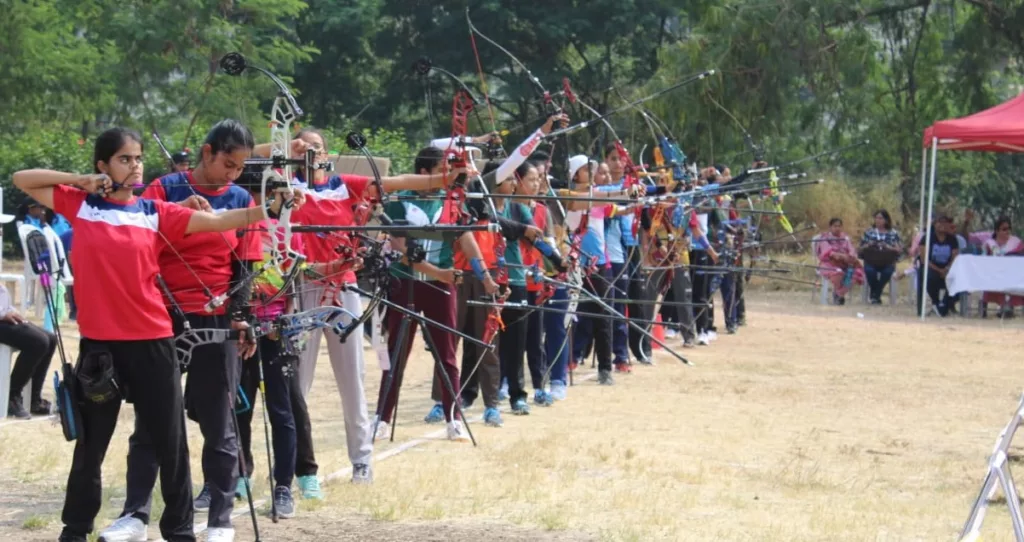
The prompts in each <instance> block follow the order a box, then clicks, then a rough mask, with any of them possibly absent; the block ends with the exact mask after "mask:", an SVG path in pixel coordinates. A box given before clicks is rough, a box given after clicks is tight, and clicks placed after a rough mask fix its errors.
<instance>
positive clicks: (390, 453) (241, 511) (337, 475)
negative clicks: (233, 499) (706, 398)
mask: <svg viewBox="0 0 1024 542" xmlns="http://www.w3.org/2000/svg"><path fill="white" fill-rule="evenodd" d="M596 377H597V373H596V372H593V373H590V374H588V375H586V376H581V377H580V378H578V379H577V381H578V382H586V381H587V380H593V379H594V378H596ZM482 420H483V416H477V417H475V418H473V419H472V422H473V423H477V422H479V421H482ZM446 434H447V429H438V430H436V431H431V432H430V433H427V434H425V435H423V436H421V437H419V438H415V439H413V440H410V441H409V442H405V443H402V444H400V445H398V446H395V447H394V448H391V449H389V450H387V451H385V452H382V453H380V454H378V455H376V456H375V457H374V464H376V463H379V462H381V461H384V460H385V459H388V458H391V457H394V456H396V455H398V454H400V453H403V452H407V451H409V450H411V449H413V448H415V447H417V446H420V445H422V444H425V443H427V442H431V441H434V440H436V439H437V438H439V437H442V436H444V435H446ZM351 473H352V467H345V468H343V469H340V470H337V471H335V472H332V473H330V474H328V475H327V476H324V478H323V483H324V484H327V483H329V482H333V481H335V480H339V479H342V478H344V477H346V476H348V475H350V474H351ZM266 504H267V499H266V498H263V499H259V500H256V501H253V503H252V505H253V508H255V509H257V510H258V509H259V508H260V507H262V506H265V505H266ZM257 513H259V512H257ZM247 515H249V504H248V503H247V502H244V501H243V506H241V507H238V506H236V507H235V510H234V511H233V512H231V519H236V518H239V517H241V516H247ZM260 515H261V516H262V515H263V514H260ZM206 529H207V522H203V523H197V524H196V526H195V527H194V528H193V529H192V532H193V533H194V534H196V535H197V536H198V535H199V534H201V533H204V532H206Z"/></svg>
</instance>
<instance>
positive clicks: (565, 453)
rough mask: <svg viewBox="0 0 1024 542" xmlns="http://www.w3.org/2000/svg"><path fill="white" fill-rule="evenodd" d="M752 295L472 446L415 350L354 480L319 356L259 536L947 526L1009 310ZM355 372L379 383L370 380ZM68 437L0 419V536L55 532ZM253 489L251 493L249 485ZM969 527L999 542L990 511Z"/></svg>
mask: <svg viewBox="0 0 1024 542" xmlns="http://www.w3.org/2000/svg"><path fill="white" fill-rule="evenodd" d="M749 305H750V306H749V309H748V313H749V314H748V321H749V325H747V326H746V327H743V328H741V329H740V333H739V334H737V335H735V336H726V335H724V334H723V335H722V336H720V338H719V339H718V341H717V342H715V343H714V344H713V345H712V346H711V347H709V348H700V349H697V350H689V351H686V352H685V353H686V354H687V355H688V356H689V357H690V358H691V360H692V361H693V362H694V364H695V365H696V366H695V367H692V368H691V367H685V366H683V365H681V364H679V363H678V362H676V361H674V360H672V359H671V358H670V357H669V356H667V355H664V354H658V355H657V356H656V361H657V365H656V366H654V367H637V368H636V369H635V371H634V373H633V374H632V375H624V376H618V377H617V382H616V386H614V387H610V388H606V387H598V386H597V384H596V383H595V382H594V381H593V380H586V381H578V382H577V385H576V386H575V387H573V388H571V389H570V392H569V399H568V400H567V401H565V402H561V403H557V404H556V405H555V406H553V407H551V408H540V407H534V408H533V412H532V413H531V415H530V416H528V417H523V418H518V417H512V416H511V415H506V419H505V427H504V428H501V429H494V428H488V427H484V426H483V425H482V424H479V423H478V424H476V425H474V426H473V429H474V433H475V435H476V437H477V439H478V441H479V447H477V448H473V447H472V445H470V444H455V443H450V442H448V441H445V440H443V438H442V437H441V436H440V434H439V433H438V432H437V430H438V428H439V427H438V426H427V425H425V424H423V422H422V417H423V415H424V414H426V412H427V410H428V409H429V407H430V402H429V399H428V395H429V380H428V378H429V374H430V370H431V367H430V358H429V355H428V354H426V353H424V352H421V351H420V352H417V353H416V355H415V356H414V359H413V361H412V362H411V366H410V370H409V373H408V377H407V379H406V386H405V388H404V389H403V392H402V403H401V405H400V407H399V416H398V422H399V423H398V426H397V428H396V432H397V435H396V438H395V442H394V443H382V444H380V445H379V446H378V455H379V456H380V457H381V458H382V459H379V460H378V462H377V464H376V467H375V471H376V482H375V484H374V485H373V486H370V487H355V486H352V485H350V484H349V483H348V482H347V479H348V473H347V472H343V471H342V469H344V468H345V467H347V466H348V462H347V456H346V454H345V450H344V428H343V424H342V422H341V420H340V414H339V409H340V403H339V400H338V398H337V395H336V392H335V390H334V384H333V378H331V375H330V374H329V372H330V367H329V365H328V364H327V363H326V361H325V360H326V351H324V352H322V353H321V355H322V358H321V360H322V361H321V363H320V364H319V366H318V369H317V371H318V379H317V382H316V384H315V387H314V391H313V392H312V396H311V403H312V408H313V413H312V414H313V425H314V436H315V438H316V444H317V453H318V454H317V455H318V459H319V462H320V464H321V475H323V476H328V475H329V474H331V473H333V472H336V471H337V472H338V475H337V476H336V477H335V478H332V479H330V480H329V482H328V483H327V484H326V485H325V490H326V497H327V498H326V500H325V501H323V502H321V503H316V504H312V505H311V504H309V503H307V502H300V507H299V515H298V517H297V518H296V519H292V520H282V521H281V522H280V523H279V524H277V525H274V524H271V522H270V520H269V518H267V517H266V516H265V515H261V516H260V528H261V534H262V539H263V540H267V541H288V542H290V541H296V542H298V541H324V542H326V541H335V540H369V541H392V540H394V541H404V540H409V541H412V540H416V541H422V540H439V541H440V540H509V541H511V540H627V541H630V540H636V541H647V540H758V541H763V540H767V541H791V540H828V541H844V540H851V541H853V540H856V541H865V540H877V541H890V540H891V541H897V540H898V541H909V540H955V538H956V536H957V534H958V532H959V529H960V528H961V526H962V524H963V522H964V521H965V519H966V517H967V513H968V511H969V508H970V505H971V503H972V501H973V499H974V497H975V495H976V493H977V491H978V490H979V488H980V483H981V480H982V477H983V476H984V473H985V465H986V458H987V455H988V453H989V452H990V451H991V448H992V445H993V443H994V441H995V438H996V437H997V435H998V433H999V430H1000V429H1001V428H1002V426H1003V425H1004V424H1005V423H1006V422H1007V420H1008V419H1009V416H1010V415H1011V414H1012V411H1013V409H1014V407H1015V406H1016V404H1017V400H1018V398H1019V395H1020V392H1021V390H1022V388H1024V380H1019V378H1021V369H1020V368H1021V356H1020V350H1018V348H1020V345H1021V344H1022V339H1024V333H1022V328H1021V326H1020V324H1017V323H1016V322H1010V323H1007V324H1003V323H1000V322H999V321H995V320H977V319H960V318H951V319H947V320H941V321H940V320H937V319H934V320H930V321H928V322H927V323H925V324H921V323H919V322H918V321H916V320H914V319H912V317H911V315H910V312H909V311H910V309H909V308H908V307H901V308H898V309H891V308H888V307H864V306H862V305H860V304H859V303H855V304H853V305H852V306H851V305H848V306H846V307H819V306H815V305H811V304H810V303H809V301H808V296H807V295H806V294H799V295H798V294H796V293H788V294H784V293H771V292H759V293H758V294H756V295H755V296H752V299H751V301H750V302H749ZM858 312H859V313H862V315H863V317H858ZM673 344H678V341H673ZM69 346H71V348H70V349H69V350H70V352H69V353H71V354H72V355H74V352H75V347H74V341H69ZM367 353H368V354H369V352H367ZM589 372H590V370H589V368H588V369H587V371H586V372H584V373H582V374H578V377H583V376H586V374H587V373H589ZM366 380H367V388H368V390H371V391H370V392H369V393H368V395H370V396H371V397H375V390H376V389H377V385H378V383H379V380H380V376H379V373H378V372H377V371H376V370H370V371H368V374H367V379H366ZM371 408H372V405H371ZM469 413H470V415H471V416H473V417H474V418H476V417H479V415H480V414H481V411H480V408H479V407H475V408H474V409H472V410H470V411H469ZM131 416H132V415H131V412H130V410H128V409H125V410H123V411H122V416H121V423H120V425H119V428H118V431H117V433H116V434H115V441H114V442H113V444H112V446H111V449H110V452H109V453H108V458H107V462H106V464H105V465H104V480H105V486H106V488H107V491H106V499H105V503H106V504H105V506H104V509H103V511H102V513H101V516H102V517H101V519H100V520H99V523H101V524H104V523H106V522H107V521H109V520H111V519H113V518H114V517H115V516H116V514H117V513H118V511H119V510H120V505H121V502H122V499H123V485H124V469H125V461H124V455H125V450H126V448H127V437H128V434H129V430H130V427H131V423H130V421H131ZM259 420H260V418H259V416H258V415H257V417H256V423H260V422H259ZM190 431H191V436H192V438H191V440H190V444H191V449H192V457H193V466H192V468H193V473H194V478H195V480H194V481H195V482H197V483H198V482H199V478H200V476H199V473H200V465H199V462H198V458H199V454H198V451H199V449H200V445H201V442H200V440H199V438H198V429H197V427H196V426H195V425H190ZM254 433H255V435H256V436H257V439H258V440H257V442H256V444H255V451H256V454H257V469H258V470H257V472H258V473H264V472H266V459H265V457H264V452H263V450H264V447H263V441H262V435H263V432H262V429H258V430H256V431H254ZM398 447H402V448H401V449H402V451H401V452H400V453H394V452H389V450H397V449H398ZM71 449H72V447H71V445H70V444H68V443H65V442H64V441H63V439H62V438H61V436H60V430H59V428H57V427H53V426H51V425H50V424H49V423H48V422H46V421H33V422H17V423H9V422H3V425H0V484H2V486H0V487H3V491H2V492H0V540H53V539H55V537H56V533H57V532H58V531H59V527H60V525H59V523H60V522H59V514H60V507H61V503H62V497H63V495H62V486H63V482H64V478H65V476H66V473H67V465H68V463H69V461H70V455H71ZM385 456H386V457H385ZM264 476H265V475H264ZM256 484H257V487H256V492H257V494H258V495H257V496H258V497H261V498H263V497H265V496H266V495H267V494H268V488H267V483H266V482H265V479H264V480H257V482H256ZM159 506H160V505H159V503H158V507H159ZM243 507H244V503H239V505H238V507H237V509H236V511H241V510H242V508H243ZM202 519H204V518H202V516H199V517H197V521H201V520H202ZM249 521H250V520H249V518H248V515H240V516H239V517H237V518H236V520H235V526H236V527H237V528H238V530H239V537H238V540H246V541H248V540H253V538H254V537H253V533H252V527H251V525H250V522H249ZM983 532H984V534H985V540H986V541H991V540H1011V539H1012V530H1011V528H1010V525H1009V520H1008V516H1007V514H1006V507H1005V505H1003V504H1000V503H996V504H994V505H993V507H992V510H991V511H990V513H989V514H988V517H987V520H986V524H985V528H984V531H983ZM150 534H151V536H157V535H158V533H157V530H156V529H155V528H153V529H151V533H150Z"/></svg>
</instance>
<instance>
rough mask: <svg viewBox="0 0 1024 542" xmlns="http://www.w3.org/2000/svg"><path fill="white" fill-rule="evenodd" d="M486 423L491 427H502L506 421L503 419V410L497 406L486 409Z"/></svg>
mask: <svg viewBox="0 0 1024 542" xmlns="http://www.w3.org/2000/svg"><path fill="white" fill-rule="evenodd" d="M484 423H485V424H487V425H488V426H490V427H501V426H503V425H505V422H503V421H501V411H500V410H498V409H496V408H488V409H485V410H484Z"/></svg>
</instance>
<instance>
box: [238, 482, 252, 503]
mask: <svg viewBox="0 0 1024 542" xmlns="http://www.w3.org/2000/svg"><path fill="white" fill-rule="evenodd" d="M246 481H248V482H249V487H252V478H242V477H241V476H239V477H238V483H236V484H235V498H236V499H248V498H249V497H248V494H247V493H246V492H245V482H246Z"/></svg>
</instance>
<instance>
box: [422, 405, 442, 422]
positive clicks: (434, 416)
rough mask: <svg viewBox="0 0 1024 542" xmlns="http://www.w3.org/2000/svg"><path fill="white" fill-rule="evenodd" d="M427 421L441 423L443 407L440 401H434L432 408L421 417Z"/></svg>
mask: <svg viewBox="0 0 1024 542" xmlns="http://www.w3.org/2000/svg"><path fill="white" fill-rule="evenodd" d="M423 421H424V422H427V423H441V422H443V421H444V407H443V406H441V403H434V408H432V409H430V412H429V413H428V414H427V415H426V417H424V418H423Z"/></svg>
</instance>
